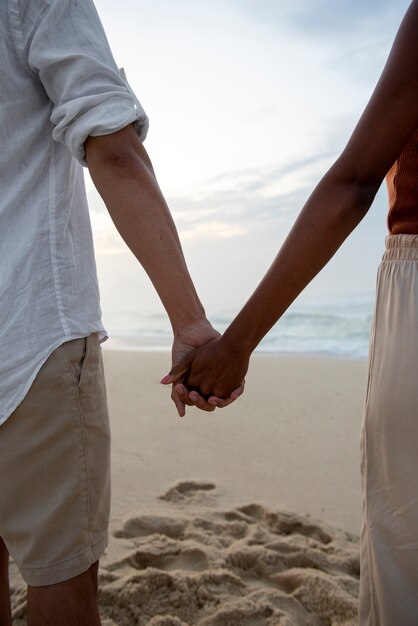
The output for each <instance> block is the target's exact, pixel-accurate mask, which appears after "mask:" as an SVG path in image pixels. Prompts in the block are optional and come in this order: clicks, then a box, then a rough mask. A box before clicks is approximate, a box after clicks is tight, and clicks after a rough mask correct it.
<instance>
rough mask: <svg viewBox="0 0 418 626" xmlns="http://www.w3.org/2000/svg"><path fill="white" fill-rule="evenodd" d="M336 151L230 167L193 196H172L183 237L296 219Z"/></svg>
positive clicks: (230, 233)
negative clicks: (250, 166) (270, 163)
mask: <svg viewBox="0 0 418 626" xmlns="http://www.w3.org/2000/svg"><path fill="white" fill-rule="evenodd" d="M333 156H335V155H334V154H333V153H329V152H326V153H322V154H320V155H318V156H309V157H305V158H303V159H299V160H295V161H292V162H289V163H287V164H285V165H282V166H272V167H270V168H253V169H246V170H242V171H235V172H228V173H225V174H222V175H221V176H217V177H216V178H214V179H212V180H211V181H209V182H208V183H207V184H206V185H205V188H204V189H201V190H199V191H198V192H197V193H195V194H194V195H193V196H185V197H180V196H177V197H170V198H169V199H168V200H169V205H170V207H171V209H172V211H173V215H174V218H175V221H176V224H177V227H178V229H179V232H180V236H181V237H184V238H187V239H199V238H208V237H209V238H232V237H234V238H235V237H240V236H243V235H245V234H247V233H248V232H250V230H253V229H254V228H256V227H257V226H258V225H260V224H263V227H264V226H265V225H266V223H271V224H272V225H273V224H278V223H283V222H284V221H288V220H290V219H293V217H294V215H295V214H296V213H297V212H299V210H300V209H301V208H302V206H303V204H304V202H305V201H306V199H307V197H308V195H309V193H310V192H311V190H312V188H313V187H314V185H315V183H316V182H317V181H318V180H319V178H320V176H321V174H322V173H324V172H325V170H326V168H327V165H328V164H329V161H330V159H331V157H333Z"/></svg>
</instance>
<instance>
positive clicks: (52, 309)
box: [0, 0, 148, 434]
mask: <svg viewBox="0 0 418 626" xmlns="http://www.w3.org/2000/svg"><path fill="white" fill-rule="evenodd" d="M130 123H135V126H136V129H137V133H138V135H139V136H140V138H141V139H144V138H145V135H146V132H147V128H148V120H147V117H146V115H145V113H144V111H143V109H142V107H141V105H140V104H139V102H138V100H137V99H136V97H135V95H134V94H133V92H132V90H131V89H130V87H129V85H128V83H127V81H126V77H125V76H124V73H123V72H121V71H119V69H118V67H117V66H116V64H115V61H114V59H113V56H112V53H111V51H110V48H109V45H108V42H107V39H106V35H105V33H104V31H103V28H102V25H101V23H100V20H99V17H98V15H97V12H96V9H95V7H94V4H93V2H92V0H3V1H2V2H1V3H0V261H1V265H0V355H1V356H0V424H1V423H3V422H4V421H5V420H6V419H7V418H8V417H9V416H10V415H11V413H12V412H13V411H14V410H15V408H16V407H17V406H18V405H19V404H20V403H21V402H22V400H23V399H24V397H25V395H26V393H27V392H28V390H29V388H30V386H31V384H32V382H33V380H34V378H35V376H36V374H37V373H38V371H39V369H40V368H41V366H42V365H43V363H44V362H45V361H46V359H47V358H48V356H49V355H50V354H51V353H52V352H53V350H55V349H56V348H57V347H58V346H59V345H61V344H62V343H63V342H65V341H68V340H70V339H75V338H78V337H85V336H87V335H89V334H90V333H92V332H98V333H99V336H100V340H101V341H103V340H104V339H105V338H106V331H105V329H104V327H103V325H102V322H101V311H100V304H99V289H98V283H97V275H96V265H95V259H94V250H93V241H92V233H91V226H90V219H89V213H88V208H87V201H86V193H85V188H84V179H83V169H82V165H85V153H84V142H85V140H86V138H87V137H88V136H89V135H96V136H97V135H107V134H110V133H113V132H116V131H118V130H120V129H121V128H124V127H125V126H127V125H128V124H130ZM0 434H1V433H0Z"/></svg>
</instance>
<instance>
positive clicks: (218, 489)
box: [11, 349, 366, 626]
mask: <svg viewBox="0 0 418 626" xmlns="http://www.w3.org/2000/svg"><path fill="white" fill-rule="evenodd" d="M104 359H105V367H106V373H107V380H108V396H109V407H110V412H111V420H112V433H113V456H112V463H113V468H112V472H113V504H112V516H111V528H110V543H109V547H108V549H107V552H106V554H105V556H104V557H103V559H102V560H101V564H100V610H101V614H102V617H103V626H130V625H131V624H132V625H134V624H138V625H141V626H142V625H144V626H145V625H148V624H149V625H150V626H194V625H196V626H203V625H204V626H235V625H236V626H238V625H240V626H278V625H280V626H291V625H292V626H293V625H294V626H299V625H301V626H305V625H306V626H308V625H309V626H316V625H318V626H320V625H321V626H322V625H324V626H325V625H327V626H328V625H329V626H331V625H335V626H336V625H354V624H356V618H357V601H358V581H359V557H358V533H359V530H360V487H359V471H358V440H359V432H360V422H361V414H362V405H363V398H364V392H365V384H366V363H365V362H364V361H350V360H343V359H332V358H322V357H315V358H314V357H306V358H305V357H288V356H284V357H272V356H257V357H254V358H253V361H252V364H251V369H250V372H249V374H248V378H247V389H246V394H245V396H244V397H243V398H241V399H240V400H239V401H238V402H236V403H235V405H233V406H231V407H229V408H228V409H226V410H224V411H216V412H215V413H213V414H205V413H201V412H197V411H196V410H194V409H193V410H189V411H188V413H187V415H186V417H185V418H179V417H178V416H177V415H176V412H175V410H174V405H172V404H171V401H170V400H169V391H168V389H166V388H163V387H161V386H159V385H158V380H159V379H160V378H161V377H162V376H163V375H164V374H165V373H166V372H167V371H168V367H169V362H168V355H166V354H158V353H157V354H156V353H137V352H117V351H112V350H109V349H105V350H104ZM11 574H12V583H13V607H14V616H15V622H14V623H15V624H16V626H23V624H25V623H26V621H25V615H26V607H25V586H24V584H23V583H22V581H21V579H20V577H19V575H18V574H17V572H16V568H15V566H14V564H12V566H11Z"/></svg>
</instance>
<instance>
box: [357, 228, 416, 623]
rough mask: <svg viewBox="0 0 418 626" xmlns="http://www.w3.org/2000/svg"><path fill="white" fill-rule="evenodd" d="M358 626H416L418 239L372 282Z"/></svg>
mask: <svg viewBox="0 0 418 626" xmlns="http://www.w3.org/2000/svg"><path fill="white" fill-rule="evenodd" d="M361 479H362V489H363V526H362V530H361V541H360V546H361V561H360V562H361V572H360V609H359V624H360V626H417V625H418V235H391V236H389V237H387V240H386V252H385V254H384V256H383V260H382V263H381V265H380V267H379V272H378V278H377V296H376V308H375V314H374V320H373V326H372V332H371V341H370V353H369V378H368V385H367V394H366V405H365V413H364V421H363V427H362V434H361Z"/></svg>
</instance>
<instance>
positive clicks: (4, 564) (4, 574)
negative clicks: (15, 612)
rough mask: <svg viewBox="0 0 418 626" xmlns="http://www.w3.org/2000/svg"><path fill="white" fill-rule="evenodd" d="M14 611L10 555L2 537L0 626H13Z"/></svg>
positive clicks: (0, 552) (0, 549)
mask: <svg viewBox="0 0 418 626" xmlns="http://www.w3.org/2000/svg"><path fill="white" fill-rule="evenodd" d="M11 624H12V609H11V606H10V588H9V553H8V551H7V548H6V546H5V544H4V541H3V539H2V538H1V537H0V626H11Z"/></svg>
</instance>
